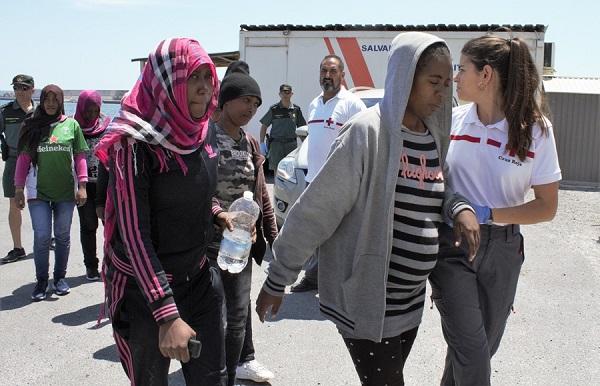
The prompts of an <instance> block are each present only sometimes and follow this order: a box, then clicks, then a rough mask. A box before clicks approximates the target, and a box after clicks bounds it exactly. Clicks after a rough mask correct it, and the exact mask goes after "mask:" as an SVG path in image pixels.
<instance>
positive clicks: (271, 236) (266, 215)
mask: <svg viewBox="0 0 600 386" xmlns="http://www.w3.org/2000/svg"><path fill="white" fill-rule="evenodd" d="M246 139H247V140H248V143H249V144H250V147H251V148H252V162H253V163H254V177H255V178H256V183H255V184H254V201H256V203H257V204H258V207H259V208H260V215H259V216H258V220H257V221H256V242H255V243H254V244H252V249H251V250H250V256H252V258H253V259H254V261H256V263H257V264H258V265H260V263H262V260H263V257H264V256H265V252H266V251H267V244H266V243H265V239H267V242H268V243H269V245H273V241H274V240H275V238H276V237H277V223H276V222H275V213H274V212H273V206H272V205H271V198H270V197H269V192H268V190H267V182H266V180H265V174H264V171H263V164H264V163H265V157H264V156H263V155H262V154H261V153H260V145H259V144H258V141H257V140H256V139H255V138H254V137H253V136H251V135H249V134H247V133H246Z"/></svg>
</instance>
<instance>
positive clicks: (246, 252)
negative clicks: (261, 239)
mask: <svg viewBox="0 0 600 386" xmlns="http://www.w3.org/2000/svg"><path fill="white" fill-rule="evenodd" d="M259 212H260V209H259V207H258V204H257V203H256V202H254V195H253V194H252V192H248V191H246V192H244V195H243V196H242V197H240V198H238V199H237V200H235V201H234V202H233V203H232V204H231V206H230V207H229V213H232V214H233V215H234V217H233V219H232V221H233V232H230V231H229V230H228V229H226V230H225V231H224V232H223V240H221V248H220V249H219V255H218V256H217V263H218V264H219V267H221V269H222V270H224V271H229V272H231V273H239V272H241V271H242V270H243V269H244V267H245V266H246V264H248V256H250V248H251V247H252V229H253V228H254V225H255V224H256V220H257V219H258V214H259Z"/></svg>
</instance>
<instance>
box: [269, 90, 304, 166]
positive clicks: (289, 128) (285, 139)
mask: <svg viewBox="0 0 600 386" xmlns="http://www.w3.org/2000/svg"><path fill="white" fill-rule="evenodd" d="M292 95H293V92H292V86H290V85H288V84H282V85H281V86H279V98H281V100H280V101H279V102H278V103H275V104H274V105H272V106H271V107H269V110H268V111H267V113H266V114H265V115H264V117H262V118H261V120H260V123H262V126H261V128H260V143H261V150H262V152H263V153H265V154H267V158H268V160H269V169H270V170H277V164H279V161H281V159H282V158H283V157H285V156H286V155H288V154H289V153H290V152H292V151H293V150H294V149H295V148H296V145H297V143H296V128H297V127H300V126H304V125H306V121H305V120H304V117H303V116H302V110H300V107H298V106H297V105H295V104H293V103H292V101H291V99H292ZM269 126H271V132H270V135H269V137H268V141H267V142H268V143H267V144H266V145H265V136H266V134H267V128H268V127H269Z"/></svg>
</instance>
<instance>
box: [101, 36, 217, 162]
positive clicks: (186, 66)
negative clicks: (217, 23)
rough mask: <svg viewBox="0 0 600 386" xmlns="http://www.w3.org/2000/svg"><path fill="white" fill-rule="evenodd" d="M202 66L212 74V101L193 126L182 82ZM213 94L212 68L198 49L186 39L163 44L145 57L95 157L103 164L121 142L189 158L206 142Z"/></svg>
mask: <svg viewBox="0 0 600 386" xmlns="http://www.w3.org/2000/svg"><path fill="white" fill-rule="evenodd" d="M202 65H208V66H209V68H210V70H211V72H212V78H213V95H212V98H211V101H210V102H209V105H208V108H207V110H206V113H205V114H204V116H203V117H202V119H200V120H198V121H196V120H194V119H192V117H191V115H190V112H189V110H188V103H187V80H188V77H189V76H190V75H191V74H192V72H194V71H195V70H196V69H198V67H200V66H202ZM218 94H219V80H218V78H217V73H216V71H215V66H214V64H213V62H212V60H211V59H210V57H209V56H208V54H207V53H206V51H205V50H204V49H203V48H202V46H200V43H198V42H197V41H196V40H192V39H187V38H175V39H167V40H163V41H162V42H160V43H159V45H158V47H157V48H156V50H155V51H154V52H152V53H150V55H149V56H148V62H147V63H146V65H145V66H144V69H143V70H142V75H141V76H140V78H139V79H138V81H137V82H136V83H135V85H134V86H133V89H132V90H131V91H130V92H129V93H128V94H127V95H126V96H125V97H124V98H123V100H122V101H121V111H120V112H119V115H118V116H117V117H115V118H114V119H113V120H112V122H111V123H110V125H109V126H108V129H107V133H106V134H105V135H104V138H103V139H102V140H101V141H100V143H99V144H98V145H97V146H96V155H97V156H98V158H99V159H100V160H101V161H102V162H103V163H105V164H106V161H107V160H108V156H109V149H110V148H111V147H112V146H113V145H114V144H115V143H117V142H120V140H121V138H122V137H131V138H133V139H134V140H136V141H142V142H146V143H149V144H152V145H159V146H161V147H162V148H164V149H166V150H169V151H171V152H173V153H175V156H176V157H177V155H180V154H189V153H192V152H194V151H195V150H197V149H198V148H199V147H200V146H202V143H203V141H204V139H205V137H206V133H207V130H208V119H209V117H210V116H211V115H212V113H213V112H214V111H215V109H216V107H217V96H218ZM161 153H162V152H161ZM177 158H178V159H179V157H177Z"/></svg>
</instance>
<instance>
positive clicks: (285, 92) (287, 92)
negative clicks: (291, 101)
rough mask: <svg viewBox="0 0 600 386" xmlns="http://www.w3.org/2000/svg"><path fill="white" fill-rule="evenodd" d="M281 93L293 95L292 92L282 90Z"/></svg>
mask: <svg viewBox="0 0 600 386" xmlns="http://www.w3.org/2000/svg"><path fill="white" fill-rule="evenodd" d="M281 92H282V93H284V94H291V93H292V90H281Z"/></svg>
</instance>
